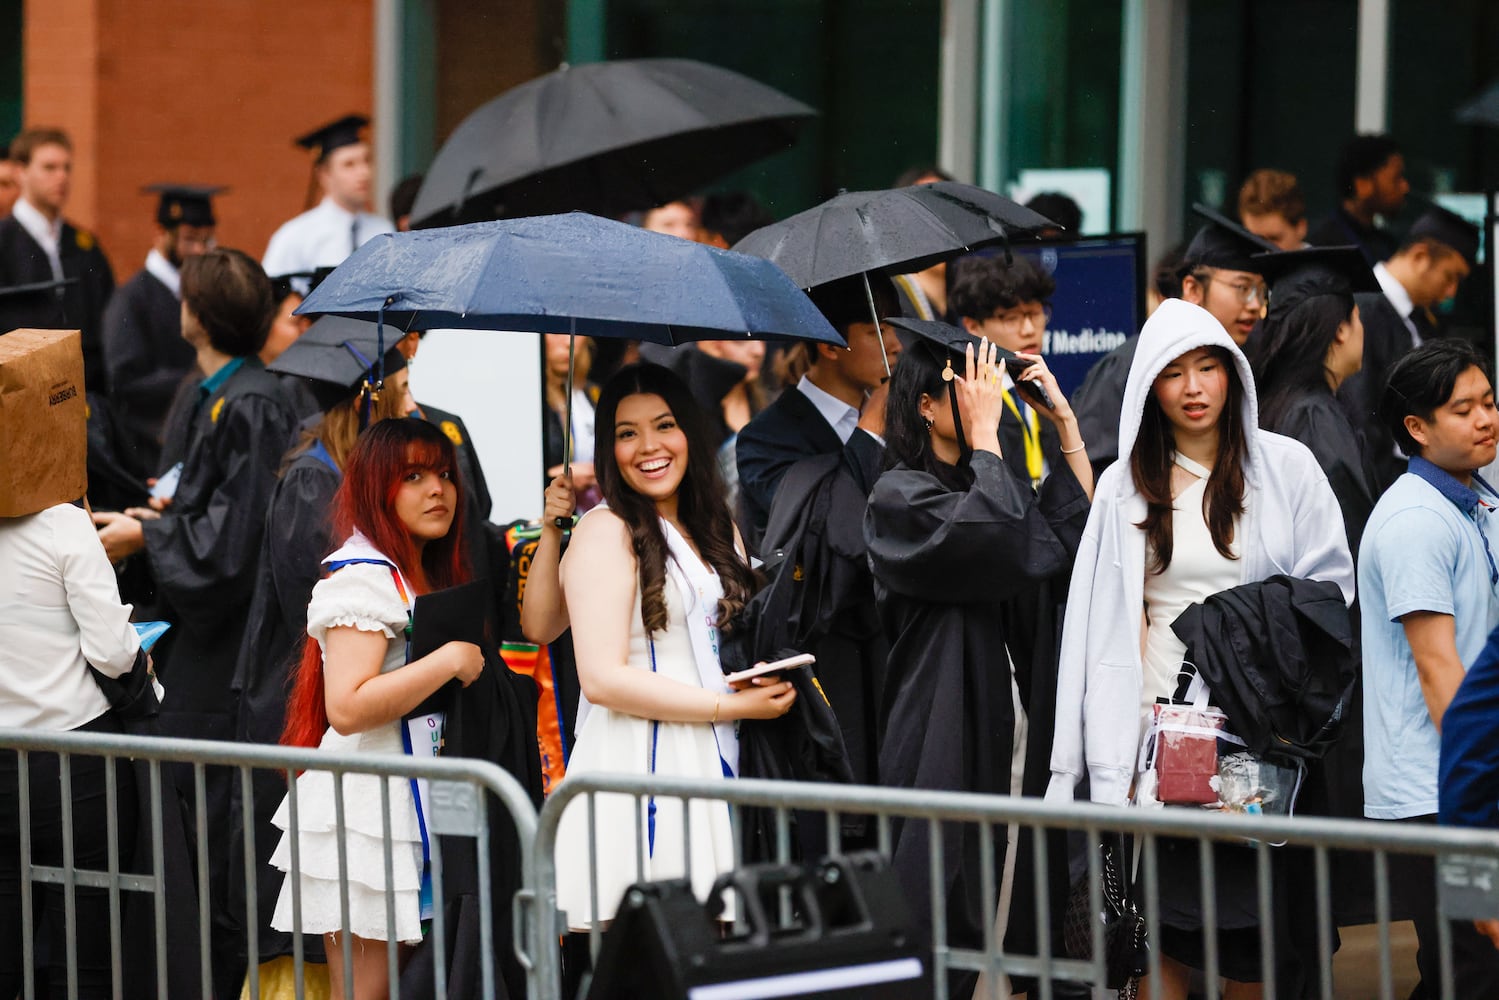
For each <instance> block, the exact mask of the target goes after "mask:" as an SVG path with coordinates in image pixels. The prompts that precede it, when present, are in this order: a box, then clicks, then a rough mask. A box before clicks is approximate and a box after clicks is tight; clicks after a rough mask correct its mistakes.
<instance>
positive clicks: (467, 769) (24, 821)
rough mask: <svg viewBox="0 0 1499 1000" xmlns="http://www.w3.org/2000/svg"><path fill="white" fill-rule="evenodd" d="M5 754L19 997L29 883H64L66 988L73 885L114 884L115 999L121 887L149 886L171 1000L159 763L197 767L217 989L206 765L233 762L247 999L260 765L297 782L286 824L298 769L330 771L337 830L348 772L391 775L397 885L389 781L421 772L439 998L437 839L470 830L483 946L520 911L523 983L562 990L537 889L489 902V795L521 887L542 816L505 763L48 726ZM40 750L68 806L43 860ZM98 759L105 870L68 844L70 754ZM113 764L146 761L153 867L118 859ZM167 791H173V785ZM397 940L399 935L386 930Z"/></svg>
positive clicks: (254, 975) (486, 979)
mask: <svg viewBox="0 0 1499 1000" xmlns="http://www.w3.org/2000/svg"><path fill="white" fill-rule="evenodd" d="M0 750H13V751H16V752H17V754H18V757H19V760H18V765H19V766H18V777H19V782H18V785H19V788H18V790H19V808H20V815H19V828H20V840H21V843H20V852H21V858H20V862H21V869H20V893H21V906H22V908H23V912H24V913H25V914H27V915H28V919H26V920H24V921H23V948H24V959H23V961H24V969H23V986H22V994H21V995H22V996H23V997H24V998H26V1000H32V998H33V997H34V996H35V995H36V971H37V970H36V968H35V930H34V928H33V926H32V922H31V920H30V919H29V915H30V914H31V913H32V912H34V911H33V895H34V888H33V884H53V885H60V886H62V889H63V897H64V908H65V912H64V919H65V926H66V939H67V940H66V958H67V968H66V974H67V988H68V995H69V996H70V997H71V996H76V995H77V988H78V987H77V972H78V969H77V964H76V963H77V953H76V946H77V936H76V917H77V902H76V889H77V888H79V887H92V888H97V889H105V890H107V891H108V901H109V922H110V931H109V933H110V956H111V966H112V968H111V979H112V986H113V995H114V996H116V997H118V996H120V995H121V993H122V989H123V985H124V984H123V983H122V976H123V968H122V953H121V951H122V942H123V933H122V931H123V929H122V924H121V912H122V894H123V893H145V894H149V895H150V896H152V897H153V905H152V911H153V919H154V930H155V956H154V964H155V972H156V992H157V996H158V997H160V998H163V1000H164V998H166V997H167V980H168V942H167V931H166V927H167V915H166V902H165V900H166V889H167V885H166V875H165V871H164V848H163V840H162V837H163V832H162V831H163V817H164V813H163V806H164V805H168V806H170V805H172V803H170V802H169V801H167V800H166V797H165V795H164V790H163V789H164V785H163V772H162V767H163V765H164V764H183V765H188V766H189V767H190V768H191V772H192V780H193V784H194V787H195V790H196V795H195V796H194V801H195V803H196V808H195V810H194V812H195V815H194V816H193V817H192V825H193V827H194V832H195V834H196V836H195V838H194V839H195V842H196V845H197V851H196V855H197V856H196V861H195V863H196V868H197V871H196V881H197V884H196V887H195V891H196V895H197V901H198V911H199V913H198V934H199V949H200V954H199V955H197V956H196V957H195V958H196V961H197V963H198V965H199V970H200V980H199V981H200V984H201V987H202V995H203V996H212V995H213V989H212V985H211V979H212V969H211V964H210V958H209V942H210V939H211V937H210V906H209V886H208V871H209V860H208V825H209V824H208V817H207V812H206V807H205V802H204V794H203V793H204V787H205V774H206V771H205V769H206V768H210V767H227V768H232V769H234V771H235V772H236V773H237V781H238V784H239V786H240V789H241V792H242V794H243V802H244V808H243V814H244V815H245V816H247V817H251V818H252V819H251V820H250V821H247V822H246V823H244V824H243V825H244V830H243V833H242V843H241V844H240V845H236V847H235V849H236V850H239V849H242V850H243V852H244V858H245V862H246V864H245V871H246V875H245V881H246V885H245V892H246V906H245V911H246V912H245V918H246V919H245V927H246V936H247V949H246V953H247V954H248V955H250V956H252V960H251V961H250V962H249V967H248V977H249V978H248V988H249V995H250V996H251V997H258V996H259V995H260V984H259V980H258V971H259V970H258V966H257V964H256V961H255V960H254V957H255V956H258V953H259V948H258V934H257V932H258V928H259V908H258V901H257V886H256V884H255V875H256V871H257V853H256V847H255V837H256V832H257V831H256V829H255V823H254V822H253V816H254V815H255V809H254V795H255V792H254V788H253V784H254V783H253V782H252V780H251V776H252V773H253V771H255V770H258V769H264V770H270V771H274V772H279V773H280V774H281V775H283V776H284V777H285V779H286V786H287V787H288V788H289V789H291V793H290V798H289V809H290V813H291V822H290V825H291V828H292V829H293V830H295V829H297V799H298V796H297V794H296V782H295V778H296V776H297V774H298V773H299V772H301V771H303V770H318V771H327V772H331V773H332V775H333V781H334V787H335V796H334V798H335V803H334V804H335V809H336V814H337V819H338V828H339V829H343V819H344V791H343V783H344V780H345V779H346V778H347V777H349V776H352V775H372V776H377V777H380V778H383V779H387V780H381V781H380V789H381V796H380V797H381V811H382V823H383V826H384V831H385V852H384V859H383V860H384V869H385V870H384V878H385V882H384V884H385V885H387V886H389V885H391V884H392V854H391V841H390V815H391V813H390V809H391V799H390V781H389V780H388V779H402V780H405V779H412V778H418V779H426V780H427V781H428V782H429V787H430V790H431V794H430V800H431V802H430V815H429V816H428V817H427V821H428V824H429V829H430V831H431V833H432V837H431V865H432V882H433V895H434V898H433V909H434V918H433V921H434V925H433V927H432V934H433V937H434V941H433V945H434V947H435V949H436V961H435V963H434V967H435V981H434V984H433V987H434V993H435V995H436V996H437V997H438V998H439V1000H442V998H444V997H446V995H447V969H446V957H445V956H444V955H443V953H442V950H443V947H444V940H445V938H444V930H445V929H444V926H443V920H444V912H443V904H444V900H443V889H442V851H441V846H440V839H439V836H438V835H447V836H464V837H472V838H474V840H475V846H476V850H477V858H478V871H479V879H478V881H479V885H478V886H477V887H476V888H477V891H478V896H479V904H480V905H479V909H480V940H481V941H487V940H488V939H489V938H490V936H491V935H492V928H493V914H494V912H495V911H494V910H493V908H492V907H493V906H494V905H501V906H513V908H514V910H513V912H514V918H515V938H516V954H517V957H518V958H519V960H520V962H521V964H522V966H523V967H524V968H526V970H527V976H528V980H529V981H530V982H531V984H532V985H531V988H530V992H531V995H532V996H533V997H538V998H548V997H552V996H555V995H556V994H555V991H552V992H549V991H548V989H547V988H546V987H545V986H544V985H543V984H545V983H549V982H554V981H555V980H556V965H557V961H558V960H557V956H556V943H555V941H554V940H550V939H548V938H546V937H545V936H543V935H541V930H540V929H541V928H542V927H546V926H550V925H549V924H541V923H538V922H536V921H535V920H533V919H531V915H530V912H529V908H528V907H529V903H530V901H531V896H530V895H529V894H528V893H525V892H521V893H518V894H517V896H516V898H515V899H514V900H492V899H490V885H491V880H490V878H489V874H490V873H489V870H488V869H489V853H488V847H489V837H490V825H489V816H488V810H487V808H486V799H485V796H486V795H493V796H494V797H495V798H496V799H497V800H498V801H499V803H501V804H502V805H503V807H504V809H505V810H506V812H507V813H508V814H509V817H510V820H511V821H512V822H513V823H514V825H515V828H516V834H517V839H518V840H519V843H520V850H521V855H522V857H521V863H522V869H523V874H524V875H525V876H526V878H525V880H524V882H525V884H534V875H533V874H532V873H531V864H532V852H531V845H532V843H533V841H534V838H535V830H536V813H535V810H534V808H533V807H532V804H531V801H530V799H529V797H528V796H527V794H526V792H525V791H524V790H523V789H522V788H521V787H520V785H519V784H517V783H516V781H515V780H514V779H513V778H512V777H511V776H510V775H509V774H507V773H506V772H504V771H503V770H502V769H501V768H500V767H498V766H497V765H495V764H492V763H489V762H487V761H480V760H472V759H463V758H436V759H434V758H416V757H410V756H402V755H378V754H338V753H331V752H325V751H322V750H315V749H301V748H291V747H277V746H264V745H255V744H243V743H230V742H216V741H206V740H186V739H168V738H159V737H141V736H112V735H103V734H93V733H47V732H35V731H29V730H16V729H0ZM38 753H55V754H58V755H59V760H60V784H61V788H60V795H61V811H62V847H63V864H62V865H60V866H58V865H50V866H44V865H39V864H36V863H34V860H33V851H32V848H33V844H32V837H31V814H32V798H33V794H34V790H33V789H31V788H30V787H29V786H30V782H29V780H28V761H29V760H30V757H31V755H33V754H38ZM85 757H96V758H104V759H105V760H106V761H107V762H110V766H107V767H106V769H105V774H106V789H105V793H106V806H107V810H108V830H107V831H106V833H107V836H108V840H109V853H108V866H107V870H105V871H81V870H78V869H77V867H76V866H75V864H74V860H75V859H74V851H73V840H74V836H73V817H72V788H71V781H70V771H71V767H70V760H71V759H73V758H85ZM116 760H132V761H145V762H146V763H147V765H148V767H149V799H150V803H149V805H150V809H151V835H152V844H151V855H152V862H153V863H152V864H151V866H150V870H149V871H147V872H144V873H138V872H126V871H123V870H122V865H123V862H122V859H121V858H120V856H119V852H118V850H117V844H118V843H119V829H118V826H119V824H118V821H117V817H116V813H117V807H118V802H119V799H118V795H119V791H118V788H117V779H116V774H115V767H114V766H113V762H114V761H116ZM166 787H170V785H169V784H168V785H167V786H166ZM299 840H300V838H299V837H298V836H295V835H294V836H293V837H292V838H291V843H290V852H291V865H292V870H293V872H296V871H299V870H300V858H299ZM346 853H347V851H346V845H345V842H344V838H343V837H339V838H338V868H339V873H340V882H341V884H342V900H341V909H342V914H343V917H344V921H345V924H346V925H347V920H348V906H349V893H348V881H347V879H348V875H349V867H348V858H347V856H346ZM386 899H387V905H386V921H387V927H389V928H393V927H394V921H395V916H394V906H393V903H392V902H391V895H390V894H389V893H386ZM292 903H293V913H294V920H295V926H296V927H297V928H298V929H299V930H300V927H301V926H302V924H301V918H302V913H301V910H302V907H301V902H300V894H299V893H296V892H294V893H293V896H292ZM340 937H341V938H342V942H343V950H344V958H345V963H346V966H347V964H348V962H349V960H350V958H351V950H350V949H351V942H350V940H349V938H350V936H349V935H347V934H345V935H340ZM388 937H389V938H394V937H395V935H394V934H390V935H388ZM294 941H295V946H294V947H295V953H294V956H293V960H294V965H295V982H296V996H297V1000H302V997H303V989H304V971H305V964H304V959H303V953H302V935H301V934H300V933H297V934H295V935H294ZM480 950H481V977H482V986H483V992H482V996H483V997H493V996H495V995H496V989H495V977H496V969H495V955H494V954H493V953H492V952H491V950H490V949H488V948H481V949H480ZM387 955H388V960H389V963H390V964H389V970H390V972H391V975H392V989H391V994H390V995H391V996H392V997H393V998H394V997H397V996H398V995H399V985H398V984H397V983H396V982H395V980H396V978H397V977H396V975H395V973H396V969H397V949H396V945H395V943H394V941H392V942H391V944H390V945H389V947H388V948H387ZM345 995H346V996H347V997H350V998H352V996H353V991H352V983H351V982H350V983H347V984H346V989H345Z"/></svg>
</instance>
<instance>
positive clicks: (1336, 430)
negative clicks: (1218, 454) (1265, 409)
mask: <svg viewBox="0 0 1499 1000" xmlns="http://www.w3.org/2000/svg"><path fill="white" fill-rule="evenodd" d="M1265 429H1266V430H1268V431H1274V432H1275V433H1277V434H1284V435H1285V436H1286V437H1289V438H1295V439H1296V440H1297V441H1300V442H1301V443H1302V444H1304V445H1306V446H1307V447H1308V448H1310V449H1311V451H1312V454H1313V455H1315V456H1316V457H1317V464H1318V465H1320V466H1321V467H1322V471H1323V472H1325V473H1326V474H1327V482H1328V485H1330V486H1331V487H1332V491H1333V494H1334V495H1336V496H1337V498H1338V506H1339V507H1341V508H1342V510H1343V529H1344V531H1345V532H1346V533H1347V535H1348V551H1349V552H1351V553H1353V561H1354V563H1355V564H1357V563H1358V546H1359V540H1360V539H1361V538H1363V535H1364V525H1365V524H1367V523H1368V521H1369V514H1370V513H1371V512H1372V511H1373V510H1374V503H1375V501H1377V500H1378V499H1379V495H1380V492H1381V491H1380V486H1379V480H1378V475H1377V474H1376V472H1375V471H1374V464H1373V462H1371V461H1370V456H1369V454H1368V447H1367V446H1366V445H1365V443H1364V438H1363V435H1362V434H1360V433H1359V430H1358V428H1356V427H1354V425H1353V421H1351V420H1350V419H1349V418H1348V413H1347V411H1346V410H1344V408H1343V407H1342V406H1340V405H1338V401H1337V399H1336V398H1335V397H1334V396H1333V394H1332V392H1331V390H1328V389H1322V388H1319V389H1318V390H1317V391H1315V392H1310V393H1307V394H1306V395H1304V396H1302V397H1300V398H1299V399H1297V400H1295V401H1294V402H1293V403H1291V405H1290V406H1288V407H1287V408H1286V410H1285V412H1284V413H1282V414H1281V415H1280V416H1279V417H1278V418H1277V419H1276V421H1275V424H1274V426H1271V425H1269V424H1266V425H1265Z"/></svg>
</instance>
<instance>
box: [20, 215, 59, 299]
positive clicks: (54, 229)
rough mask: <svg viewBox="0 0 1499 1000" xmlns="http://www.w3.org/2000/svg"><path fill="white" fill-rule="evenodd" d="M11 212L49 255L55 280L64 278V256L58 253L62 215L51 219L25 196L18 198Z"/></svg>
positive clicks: (48, 260)
mask: <svg viewBox="0 0 1499 1000" xmlns="http://www.w3.org/2000/svg"><path fill="white" fill-rule="evenodd" d="M10 214H11V215H14V216H15V217H16V221H17V222H19V223H20V224H21V228H22V229H24V230H26V232H28V233H30V234H31V238H32V239H34V240H36V242H37V244H38V245H39V246H40V247H41V248H42V252H43V253H45V254H46V255H47V262H48V263H50V264H51V265H52V278H53V280H55V281H61V280H62V257H60V256H59V255H58V246H59V245H60V244H61V243H62V216H61V215H59V216H58V217H57V218H56V219H52V220H49V219H48V218H47V217H46V216H45V215H43V214H42V213H41V210H40V209H38V208H37V207H36V206H35V205H33V204H32V203H31V202H29V201H27V200H26V199H25V198H17V199H16V204H15V207H14V208H12V209H11V210H10Z"/></svg>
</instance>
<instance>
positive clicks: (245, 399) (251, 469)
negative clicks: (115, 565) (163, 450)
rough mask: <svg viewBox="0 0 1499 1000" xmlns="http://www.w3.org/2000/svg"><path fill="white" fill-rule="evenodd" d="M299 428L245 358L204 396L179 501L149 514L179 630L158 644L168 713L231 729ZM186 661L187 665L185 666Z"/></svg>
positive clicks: (155, 562) (150, 546) (161, 585)
mask: <svg viewBox="0 0 1499 1000" xmlns="http://www.w3.org/2000/svg"><path fill="white" fill-rule="evenodd" d="M295 427H296V417H295V415H294V414H293V413H292V411H291V410H290V408H289V407H288V406H287V404H286V401H285V398H284V396H283V395H282V392H281V388H280V384H279V382H278V381H277V379H276V377H275V376H274V375H271V374H269V373H268V372H266V371H265V369H264V368H263V367H262V366H261V364H260V362H259V360H257V359H256V358H253V357H250V358H246V359H245V360H244V362H243V364H242V365H241V367H240V368H239V370H238V371H236V372H235V373H234V374H233V375H231V376H230V377H229V378H228V380H227V381H225V382H224V384H223V385H221V386H219V387H218V388H217V390H216V391H215V392H214V393H212V394H211V395H210V396H208V397H207V398H205V399H203V400H202V401H201V403H199V404H198V406H197V409H196V412H195V413H194V414H193V418H192V425H191V431H190V433H189V435H188V439H187V447H186V454H185V457H184V458H183V468H182V478H181V481H180V482H179V484H178V487H177V493H176V497H175V499H174V500H173V503H172V506H171V508H169V510H168V512H167V513H166V514H164V515H163V516H162V517H161V518H159V519H158V520H154V521H146V522H145V536H146V553H147V555H148V556H149V558H150V561H151V568H152V572H153V575H154V576H155V578H156V583H157V587H158V590H159V592H160V594H161V596H162V598H163V605H164V607H163V613H164V614H166V615H167V620H168V621H170V622H172V626H173V627H172V630H171V631H170V632H168V633H167V634H166V635H165V636H163V638H162V640H161V641H160V643H158V645H157V646H156V649H155V651H154V658H155V660H156V665H157V672H158V673H159V674H160V676H161V679H162V683H163V684H164V685H165V686H166V688H167V696H166V700H165V703H164V704H163V706H162V717H163V722H164V724H165V725H166V727H167V728H168V730H169V731H170V730H171V722H170V721H169V720H172V719H173V718H174V717H176V716H178V715H180V714H183V713H186V714H188V715H191V716H196V717H201V716H213V717H216V718H217V720H218V721H216V722H215V723H214V724H213V726H212V730H213V731H212V732H202V731H196V730H197V725H196V724H194V725H191V726H190V727H189V728H192V729H194V730H195V732H194V735H201V736H207V737H210V738H220V739H228V738H230V735H229V734H230V729H229V723H230V720H231V717H232V715H233V710H234V699H233V697H232V695H231V693H230V682H231V680H232V679H233V676H234V667H235V663H236V661H237V660H238V657H239V647H240V640H241V639H242V637H243V634H244V627H245V623H246V621H247V614H246V612H247V610H248V607H249V603H250V595H251V592H252V589H253V586H254V580H255V576H254V565H255V560H256V559H257V558H258V557H259V554H260V542H261V537H262V532H263V528H264V525H265V512H266V509H267V508H268V506H269V504H270V498H271V492H272V491H273V490H274V489H275V486H276V473H277V470H278V469H279V468H280V465H281V456H282V455H283V454H284V453H285V451H286V442H287V441H288V440H289V439H290V437H291V434H292V431H293V429H294V428H295ZM179 665H180V669H179Z"/></svg>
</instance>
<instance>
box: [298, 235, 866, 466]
mask: <svg viewBox="0 0 1499 1000" xmlns="http://www.w3.org/2000/svg"><path fill="white" fill-rule="evenodd" d="M297 312H299V313H320V314H333V315H336V316H349V317H352V318H355V319H367V320H375V321H376V322H377V323H378V324H380V325H381V326H382V327H383V325H384V324H387V323H389V324H391V325H393V326H396V327H398V328H400V329H401V330H429V329H458V330H517V331H530V332H535V333H570V334H572V335H574V336H576V335H578V334H583V335H584V336H590V337H620V338H625V339H629V340H644V341H649V342H651V343H656V344H682V343H687V342H690V341H694V340H731V339H733V338H735V337H745V338H750V339H756V340H775V339H798V340H812V341H820V342H822V343H828V344H835V345H837V346H839V347H842V346H844V340H843V338H842V337H841V336H839V335H838V331H836V330H834V329H833V327H832V325H831V324H829V323H828V321H827V319H826V318H824V317H823V315H822V313H821V312H819V311H818V309H817V307H816V306H814V305H813V304H812V300H811V299H810V298H808V297H807V295H806V294H805V293H804V292H803V291H802V290H801V289H800V288H798V287H797V286H796V285H795V284H793V283H792V281H791V279H790V278H788V277H787V276H786V274H785V272H784V271H782V270H781V269H780V268H779V267H777V266H776V265H774V264H772V263H771V262H770V261H767V260H763V259H761V258H759V257H751V256H749V255H747V254H741V253H734V252H733V251H731V250H720V249H718V248H716V247H710V246H707V245H705V244H701V243H692V242H689V241H687V240H683V239H680V238H678V237H676V236H666V235H663V234H660V233H651V232H647V231H645V230H643V229H638V228H636V227H635V226H629V225H625V224H624V223H621V222H611V221H610V220H608V219H601V218H598V217H597V216H593V215H588V214H586V213H583V212H570V213H568V214H566V215H543V216H537V217H535V218H529V219H509V220H505V221H500V222H476V223H472V224H470V225H465V226H452V227H450V228H446V229H425V230H418V231H414V232H409V233H393V234H387V235H384V236H377V237H375V238H374V239H372V240H370V241H369V242H367V243H365V244H364V245H363V246H362V247H360V248H359V249H358V250H356V251H355V252H354V254H353V255H352V256H351V257H349V259H348V260H346V261H344V262H343V263H342V264H340V265H339V266H338V267H337V268H335V269H334V271H333V273H332V274H330V275H328V277H327V278H326V279H324V281H323V283H322V284H320V285H319V286H318V287H317V288H316V289H314V290H313V292H312V294H310V295H308V296H307V299H306V301H304V302H303V303H302V305H301V307H300V308H298V310H297ZM382 337H383V333H382ZM379 346H380V347H381V348H382V350H381V353H382V354H383V339H382V340H381V343H380V345H379ZM378 356H379V355H377V357H378ZM572 369H573V366H572V365H571V364H569V365H568V387H567V399H568V405H569V406H571V405H572V395H573V394H572ZM571 428H572V420H571V418H570V415H569V419H567V420H566V421H564V430H565V432H566V433H567V436H568V437H569V438H570V432H571ZM571 451H572V443H571V441H570V440H568V441H567V442H566V451H565V454H571Z"/></svg>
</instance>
